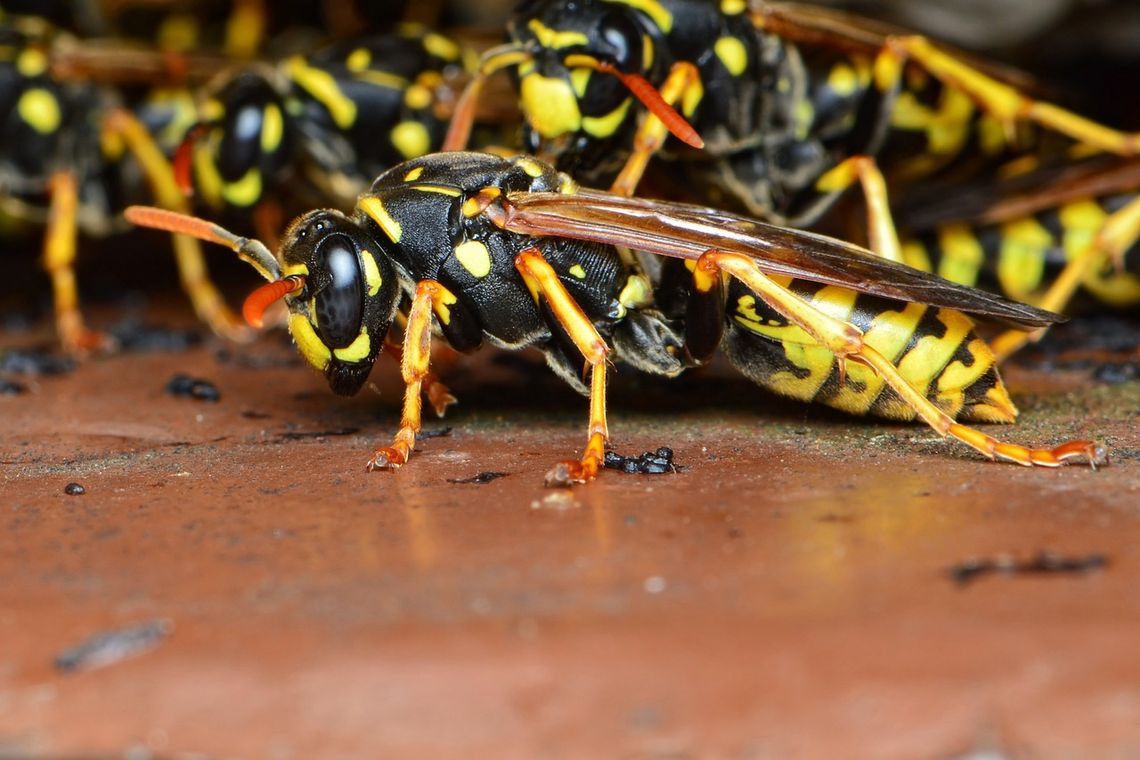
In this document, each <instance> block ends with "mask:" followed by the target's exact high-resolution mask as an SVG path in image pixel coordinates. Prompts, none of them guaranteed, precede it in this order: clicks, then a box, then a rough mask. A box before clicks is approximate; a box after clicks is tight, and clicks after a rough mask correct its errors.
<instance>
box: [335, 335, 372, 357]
mask: <svg viewBox="0 0 1140 760" xmlns="http://www.w3.org/2000/svg"><path fill="white" fill-rule="evenodd" d="M371 351H372V339H371V338H369V337H368V328H367V327H362V328H360V334H359V335H357V336H356V339H355V340H353V341H352V343H349V344H348V345H347V346H345V347H344V348H337V349H334V350H333V356H335V357H336V358H338V359H340V360H341V361H342V362H362V361H364V360H365V359H367V358H368V354H369V353H371Z"/></svg>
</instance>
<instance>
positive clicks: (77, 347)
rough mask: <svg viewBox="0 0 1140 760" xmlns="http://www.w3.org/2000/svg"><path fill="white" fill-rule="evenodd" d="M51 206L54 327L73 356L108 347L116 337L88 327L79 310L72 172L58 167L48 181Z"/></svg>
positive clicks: (48, 254) (48, 257) (47, 245)
mask: <svg viewBox="0 0 1140 760" xmlns="http://www.w3.org/2000/svg"><path fill="white" fill-rule="evenodd" d="M49 191H50V193H51V206H50V209H49V216H48V227H47V233H46V234H45V236H44V269H46V270H47V273H48V275H49V276H50V277H51V284H52V290H53V291H54V294H53V299H54V301H55V323H56V331H57V332H58V333H59V340H60V343H62V344H63V349H64V351H66V352H67V353H69V354H71V355H73V356H81V355H84V354H87V353H89V352H91V351H96V350H111V349H113V348H114V347H115V341H114V340H113V339H112V338H110V337H109V336H107V335H104V334H103V333H101V332H96V331H94V330H90V329H88V328H87V326H86V325H85V324H84V323H83V314H82V313H81V312H80V311H79V291H78V288H77V287H76V285H75V269H74V264H75V242H76V239H77V237H78V235H79V229H78V222H77V221H76V214H77V212H78V207H79V190H78V188H77V187H76V183H75V175H73V174H72V173H71V172H67V171H60V172H56V173H55V174H53V175H52V178H51V182H50V184H49Z"/></svg>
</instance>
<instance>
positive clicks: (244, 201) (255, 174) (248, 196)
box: [222, 167, 261, 208]
mask: <svg viewBox="0 0 1140 760" xmlns="http://www.w3.org/2000/svg"><path fill="white" fill-rule="evenodd" d="M222 197H223V198H225V200H226V203H228V204H230V205H231V206H237V207H238V208H249V207H250V206H252V205H254V204H255V203H257V201H258V200H260V198H261V172H260V171H258V169H257V167H254V168H252V169H250V170H249V171H247V172H246V173H245V174H244V175H242V177H241V179H239V180H236V181H234V182H226V183H224V184H223V185H222Z"/></svg>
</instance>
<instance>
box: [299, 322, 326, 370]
mask: <svg viewBox="0 0 1140 760" xmlns="http://www.w3.org/2000/svg"><path fill="white" fill-rule="evenodd" d="M289 334H290V335H292V336H293V342H294V343H296V344H297V350H298V351H300V352H301V356H303V357H304V358H305V361H307V362H308V363H309V364H310V365H311V366H312V367H314V368H315V369H317V370H320V371H321V372H324V371H325V369H327V368H328V366H329V362H330V361H332V354H331V353H330V352H329V347H328V346H326V345H325V344H324V343H322V342H321V339H320V338H319V337H317V331H316V330H314V329H313V326H312V324H310V323H309V320H308V319H307V318H306V317H305V315H304V314H297V313H290V314H289Z"/></svg>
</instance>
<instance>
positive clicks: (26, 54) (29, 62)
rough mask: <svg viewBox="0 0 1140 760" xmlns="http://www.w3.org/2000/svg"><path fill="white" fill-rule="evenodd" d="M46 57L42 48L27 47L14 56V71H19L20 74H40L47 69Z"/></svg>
mask: <svg viewBox="0 0 1140 760" xmlns="http://www.w3.org/2000/svg"><path fill="white" fill-rule="evenodd" d="M47 67H48V59H47V56H46V55H44V52H43V51H42V50H37V49H36V48H28V49H27V50H24V51H22V52H21V53H20V55H19V57H18V58H16V71H18V72H20V76H24V77H28V78H29V79H30V78H32V77H38V76H39V75H40V74H42V73H44V72H45V71H47Z"/></svg>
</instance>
